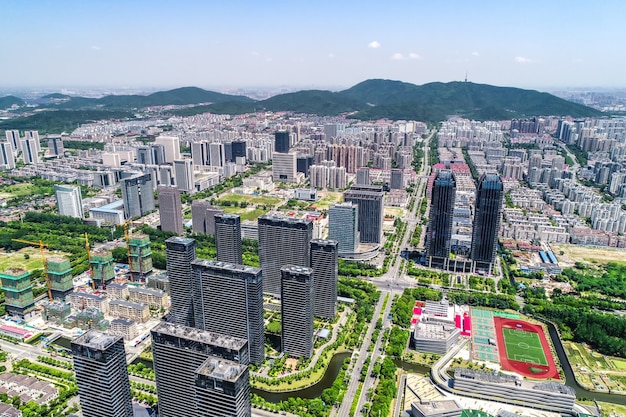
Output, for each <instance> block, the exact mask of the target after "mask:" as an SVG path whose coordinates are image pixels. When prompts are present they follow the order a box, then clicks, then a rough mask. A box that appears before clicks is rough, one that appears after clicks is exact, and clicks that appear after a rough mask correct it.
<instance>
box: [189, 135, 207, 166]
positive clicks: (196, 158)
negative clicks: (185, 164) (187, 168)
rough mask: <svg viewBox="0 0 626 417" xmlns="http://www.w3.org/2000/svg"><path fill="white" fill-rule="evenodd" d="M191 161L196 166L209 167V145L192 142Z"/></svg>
mask: <svg viewBox="0 0 626 417" xmlns="http://www.w3.org/2000/svg"><path fill="white" fill-rule="evenodd" d="M191 160H192V161H193V164H194V165H196V166H203V165H209V143H208V142H204V141H200V142H191Z"/></svg>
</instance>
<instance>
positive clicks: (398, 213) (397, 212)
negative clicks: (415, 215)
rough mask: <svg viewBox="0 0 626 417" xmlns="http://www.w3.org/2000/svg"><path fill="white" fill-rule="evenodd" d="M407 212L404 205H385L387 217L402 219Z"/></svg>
mask: <svg viewBox="0 0 626 417" xmlns="http://www.w3.org/2000/svg"><path fill="white" fill-rule="evenodd" d="M405 212H406V210H404V209H403V208H402V207H385V217H387V216H393V217H399V218H401V219H402V218H404V214H405Z"/></svg>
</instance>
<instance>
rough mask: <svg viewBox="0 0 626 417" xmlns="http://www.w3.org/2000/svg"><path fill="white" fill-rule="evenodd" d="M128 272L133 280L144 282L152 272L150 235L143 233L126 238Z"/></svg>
mask: <svg viewBox="0 0 626 417" xmlns="http://www.w3.org/2000/svg"><path fill="white" fill-rule="evenodd" d="M128 249H129V253H128V256H129V257H130V266H129V268H130V274H131V276H132V277H133V279H134V280H135V281H141V282H146V278H148V276H149V275H150V274H151V273H152V250H151V249H150V236H148V235H145V234H143V233H135V234H132V235H130V237H129V239H128Z"/></svg>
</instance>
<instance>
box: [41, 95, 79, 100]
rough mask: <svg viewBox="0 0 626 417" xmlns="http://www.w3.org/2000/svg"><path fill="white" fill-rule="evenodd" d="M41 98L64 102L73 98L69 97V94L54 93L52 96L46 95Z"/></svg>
mask: <svg viewBox="0 0 626 417" xmlns="http://www.w3.org/2000/svg"><path fill="white" fill-rule="evenodd" d="M41 98H45V99H50V100H64V99H67V98H72V97H71V96H68V95H67V94H61V93H52V94H46V95H45V96H42V97H41Z"/></svg>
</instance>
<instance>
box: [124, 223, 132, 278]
mask: <svg viewBox="0 0 626 417" xmlns="http://www.w3.org/2000/svg"><path fill="white" fill-rule="evenodd" d="M124 237H125V238H126V252H127V254H128V275H129V276H130V280H131V282H132V281H133V260H132V257H131V254H130V233H129V231H128V222H124Z"/></svg>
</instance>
